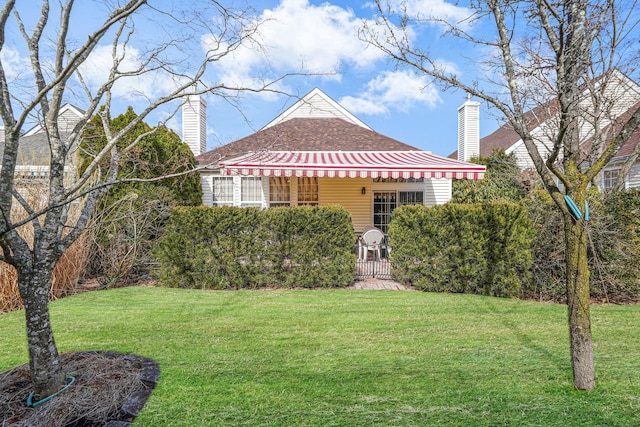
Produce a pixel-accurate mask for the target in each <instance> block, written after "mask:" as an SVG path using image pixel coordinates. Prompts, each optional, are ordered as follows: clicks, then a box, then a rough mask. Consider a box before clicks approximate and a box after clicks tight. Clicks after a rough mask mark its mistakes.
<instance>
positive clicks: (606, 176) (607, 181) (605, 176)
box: [602, 167, 626, 193]
mask: <svg viewBox="0 0 640 427" xmlns="http://www.w3.org/2000/svg"><path fill="white" fill-rule="evenodd" d="M621 170H622V168H619V167H616V168H607V169H604V170H603V171H602V191H603V192H605V193H606V192H609V191H611V189H612V188H613V184H615V182H616V180H617V179H618V177H619V176H620V172H621ZM614 172H615V174H614ZM612 175H614V176H612ZM625 187H626V182H625Z"/></svg>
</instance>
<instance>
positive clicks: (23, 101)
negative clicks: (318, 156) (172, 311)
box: [0, 0, 284, 400]
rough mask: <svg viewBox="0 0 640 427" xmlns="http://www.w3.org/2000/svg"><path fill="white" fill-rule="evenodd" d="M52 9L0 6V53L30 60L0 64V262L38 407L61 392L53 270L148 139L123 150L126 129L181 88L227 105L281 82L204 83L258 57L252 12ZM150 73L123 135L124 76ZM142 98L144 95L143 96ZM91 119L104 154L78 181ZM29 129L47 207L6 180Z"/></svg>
mask: <svg viewBox="0 0 640 427" xmlns="http://www.w3.org/2000/svg"><path fill="white" fill-rule="evenodd" d="M54 3H55V6H54V7H51V5H50V4H49V1H47V0H42V2H41V6H40V13H39V14H38V13H36V19H35V20H32V19H31V20H30V19H29V17H28V16H27V14H24V13H23V12H24V11H25V10H28V9H27V8H31V9H33V8H34V4H33V2H18V1H16V0H7V1H5V3H4V6H3V7H2V9H1V10H0V30H1V31H0V52H2V53H3V54H6V53H7V52H8V51H10V50H12V49H13V51H22V52H28V57H29V61H28V65H27V68H28V72H27V71H26V70H22V73H21V74H20V75H15V73H13V74H12V73H10V72H9V69H10V68H11V66H12V64H11V63H10V61H9V60H6V58H7V57H8V56H7V55H3V56H2V57H1V58H2V60H1V62H0V117H1V118H2V122H3V124H4V154H3V157H2V164H1V167H2V169H1V170H0V261H3V262H7V263H9V264H11V265H13V266H14V267H15V269H16V270H17V274H18V281H19V290H20V295H21V298H22V301H23V303H24V307H25V315H26V325H27V340H28V349H29V360H30V369H31V376H32V380H33V382H34V384H35V395H34V397H35V399H36V400H39V399H41V398H44V397H46V396H49V395H51V394H53V393H55V392H57V391H58V390H59V389H60V388H61V387H63V386H64V385H65V384H66V378H65V375H64V373H63V372H62V370H61V366H60V359H59V357H58V351H57V348H56V344H55V342H54V337H53V333H52V329H51V324H50V320H49V313H48V291H49V288H50V282H51V273H52V270H53V268H54V266H55V264H56V262H57V261H58V260H59V259H60V257H61V255H62V253H63V252H64V251H65V249H67V248H68V247H69V246H70V245H71V244H72V243H73V242H74V241H75V240H76V239H77V238H78V237H79V236H80V235H81V233H82V232H83V230H84V229H85V227H86V226H87V223H88V221H89V219H90V217H91V215H92V213H93V212H94V208H95V206H96V202H97V201H98V199H99V198H100V197H101V196H102V195H103V194H104V193H105V191H106V190H107V189H108V187H109V186H110V185H113V184H114V183H116V182H118V170H119V169H118V168H119V161H120V159H122V158H124V157H126V155H127V153H128V152H129V151H131V150H132V149H133V148H134V147H135V145H136V144H137V143H138V142H139V141H140V140H141V139H142V138H143V137H144V136H145V135H140V136H138V137H137V138H136V139H135V141H133V142H131V143H128V144H123V143H122V141H123V140H124V138H125V136H126V135H127V134H128V132H130V130H131V129H132V128H134V127H135V126H136V125H137V124H138V123H139V122H141V121H142V120H144V119H145V118H147V117H148V116H149V115H150V114H151V113H152V112H154V111H155V110H157V109H158V108H159V107H163V106H164V107H167V108H169V107H171V110H172V111H176V110H177V109H178V108H179V106H176V105H175V104H176V103H178V102H176V103H173V104H171V102H172V101H174V100H177V99H179V98H180V97H181V96H183V94H184V93H185V92H186V91H188V92H189V93H205V92H206V93H210V94H213V95H214V96H221V97H225V98H226V99H230V100H231V101H233V100H234V97H237V96H238V95H239V94H240V93H241V92H243V91H253V92H255V91H265V90H271V88H272V87H273V86H272V85H273V84H274V83H275V82H277V81H278V80H279V79H278V78H275V79H271V81H266V80H265V81H262V82H261V83H257V84H255V85H254V86H251V87H249V86H240V85H236V86H229V85H225V84H224V83H210V81H211V80H213V79H208V77H207V73H208V70H209V69H210V68H211V67H212V66H213V64H215V63H216V62H217V61H219V60H221V59H223V58H225V57H226V56H228V55H229V54H231V53H232V52H233V51H234V50H235V49H237V48H238V47H240V46H241V45H243V44H246V43H249V44H250V45H251V46H253V47H254V48H255V49H256V50H258V49H259V48H260V45H259V42H258V41H256V38H255V36H256V35H257V32H258V29H259V25H260V22H258V21H256V20H255V19H254V18H252V16H251V15H250V14H249V13H248V12H249V10H248V9H244V10H233V9H230V8H227V7H225V6H224V5H222V4H221V3H220V2H217V1H210V2H186V3H182V2H168V3H161V4H162V5H164V6H152V5H150V4H147V2H146V1H144V0H130V1H125V2H111V1H104V2H92V3H90V4H89V3H88V2H82V3H81V2H75V3H74V1H73V0H66V1H60V2H54ZM195 3H197V4H195ZM87 7H89V8H90V10H89V11H87V9H86V8H87ZM163 7H164V8H165V9H164V10H163V9H161V8H163ZM80 8H85V9H84V10H78V9H80ZM167 8H170V10H167ZM87 27H89V28H91V30H90V31H89V32H88V33H87V34H78V31H79V28H87ZM205 36H206V43H205V42H204V41H203V40H204V37H205ZM201 46H205V47H204V48H202V47H201ZM105 51H106V52H110V53H109V54H108V55H107V56H108V61H105V60H104V56H102V62H97V61H95V57H96V56H99V55H98V54H99V53H104V52H105ZM132 56H135V61H132V60H131V57H132ZM96 64H98V65H96ZM96 72H101V73H103V75H104V76H105V77H104V78H102V79H101V80H100V81H99V82H98V83H95V79H92V78H91V76H90V74H91V73H93V74H95V73H96ZM147 77H148V78H153V79H154V83H153V86H154V90H159V89H161V88H166V90H165V91H164V92H163V93H162V94H160V95H156V96H153V97H147V99H146V106H145V107H144V109H143V111H142V112H141V113H139V115H138V116H137V118H136V119H135V120H134V121H132V122H131V123H129V124H128V125H127V126H126V127H124V128H123V129H121V130H117V131H116V130H114V129H112V128H111V127H110V121H109V115H110V109H111V106H112V103H113V101H114V98H115V97H116V96H118V95H117V94H118V92H117V90H118V88H119V87H122V86H120V85H122V83H123V82H126V81H127V80H128V79H134V80H135V81H136V82H141V81H143V80H142V79H144V78H147ZM282 77H284V76H280V78H282ZM196 83H197V88H198V89H197V90H195V89H194V87H196V86H194V84H196ZM80 95H82V98H84V103H83V104H84V105H83V107H84V106H87V107H86V111H85V112H84V115H83V116H82V118H81V119H80V121H79V122H78V123H77V124H76V125H75V126H74V127H73V129H71V130H70V133H68V134H65V133H64V131H65V129H61V127H60V123H59V121H58V119H59V113H60V109H61V106H62V105H63V103H64V102H68V100H69V99H80ZM140 95H144V93H143V91H142V90H141V91H140ZM95 114H99V115H100V116H101V117H102V124H103V127H104V130H105V133H106V138H107V143H106V146H105V147H104V148H103V149H102V150H101V151H100V152H99V153H96V154H95V157H94V158H93V161H92V162H90V164H89V165H88V167H87V168H86V169H85V170H84V171H83V172H82V174H81V175H79V176H76V175H73V174H72V176H71V177H70V176H69V170H73V166H74V162H73V158H74V150H76V149H77V147H79V145H80V144H79V143H80V138H81V134H82V131H83V129H84V127H85V125H86V124H87V123H88V121H89V120H90V119H91V117H92V116H94V115H95ZM29 123H39V124H40V126H42V128H43V130H44V132H45V134H46V139H47V142H48V148H49V150H48V152H49V153H50V156H49V159H48V160H49V176H48V182H47V189H46V192H45V193H46V194H44V197H46V203H45V206H44V207H43V208H39V207H34V206H31V205H30V204H29V201H28V200H27V198H26V197H24V196H23V194H22V193H21V191H20V187H19V186H18V185H17V180H16V179H15V178H14V175H15V172H16V166H17V161H18V153H19V149H20V143H21V134H23V133H24V131H25V129H26V126H27V125H28V124H29ZM159 127H160V126H158V127H156V128H154V129H157V128H159ZM72 202H73V205H74V206H79V214H78V215H76V216H71V215H70V206H71V205H72ZM14 204H19V205H21V206H22V208H23V209H24V210H26V212H27V217H26V218H23V219H20V220H12V218H11V215H10V212H11V210H12V206H13V205H14ZM23 227H30V228H31V229H32V230H33V240H32V241H31V240H27V239H26V238H25V237H23V235H24V234H25V233H21V232H20V229H21V228H23Z"/></svg>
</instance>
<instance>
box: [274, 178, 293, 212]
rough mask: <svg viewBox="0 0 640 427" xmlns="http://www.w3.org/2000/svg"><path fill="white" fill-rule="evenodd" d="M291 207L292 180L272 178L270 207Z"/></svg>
mask: <svg viewBox="0 0 640 427" xmlns="http://www.w3.org/2000/svg"><path fill="white" fill-rule="evenodd" d="M290 205H291V178H289V177H288V176H272V177H271V178H269V207H272V208H275V207H279V206H290Z"/></svg>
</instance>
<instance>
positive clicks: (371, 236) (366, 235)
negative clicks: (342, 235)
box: [362, 228, 385, 261]
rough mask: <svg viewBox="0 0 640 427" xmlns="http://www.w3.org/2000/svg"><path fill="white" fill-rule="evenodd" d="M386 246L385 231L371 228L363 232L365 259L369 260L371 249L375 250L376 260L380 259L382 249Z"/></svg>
mask: <svg viewBox="0 0 640 427" xmlns="http://www.w3.org/2000/svg"><path fill="white" fill-rule="evenodd" d="M384 247H385V244H384V233H382V231H380V230H378V229H377V228H370V229H368V230H365V231H364V232H363V233H362V259H364V260H365V261H368V260H369V251H372V252H373V254H374V260H376V259H377V260H380V258H381V253H382V251H381V249H382V248H384ZM375 256H377V258H375Z"/></svg>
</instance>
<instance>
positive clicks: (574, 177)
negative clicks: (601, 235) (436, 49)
mask: <svg viewBox="0 0 640 427" xmlns="http://www.w3.org/2000/svg"><path fill="white" fill-rule="evenodd" d="M398 3H401V4H398ZM636 3H637V2H636V1H635V0H631V1H617V0H595V1H587V0H558V1H555V2H549V1H546V0H524V1H511V0H482V1H472V2H470V4H469V7H468V8H467V9H465V10H466V13H465V14H464V16H462V15H458V17H457V18H455V19H447V18H444V19H443V18H439V17H437V16H432V15H430V12H428V11H425V10H413V9H412V8H414V7H415V5H416V3H415V2H404V1H402V0H400V1H387V0H376V4H377V13H378V19H377V20H376V21H375V23H374V24H367V25H365V26H364V27H363V29H362V32H361V37H362V38H363V39H364V40H366V41H368V42H369V43H371V44H372V45H374V46H376V47H377V48H379V49H382V50H383V51H384V52H386V54H387V55H389V56H390V57H391V58H393V60H395V61H396V62H397V63H398V64H399V65H400V66H409V67H412V68H414V69H416V70H418V71H419V72H422V73H424V74H426V75H428V76H431V77H432V78H433V79H434V82H435V83H439V84H442V85H443V87H444V88H445V89H446V88H457V89H462V90H464V91H466V92H467V93H469V94H471V95H473V96H475V97H477V98H480V99H482V100H484V101H485V102H486V103H487V104H488V105H489V106H490V107H493V108H495V109H497V110H498V111H499V112H500V114H501V115H502V116H503V117H504V118H505V119H506V121H507V122H508V124H509V125H510V126H511V127H512V128H513V130H514V131H515V132H517V134H518V135H519V137H520V138H521V140H522V142H523V144H524V146H525V147H526V151H527V152H528V154H529V156H530V159H531V163H532V165H533V166H534V167H535V169H536V171H537V172H538V174H539V176H540V178H541V180H542V183H543V185H544V187H545V188H546V190H547V191H548V192H549V194H550V195H551V197H552V198H553V200H554V201H555V204H556V205H557V207H558V209H560V210H561V211H562V215H563V220H564V231H565V240H564V244H565V247H566V250H565V254H566V260H565V268H566V289H567V302H568V318H569V332H570V333H569V335H570V344H571V361H572V367H573V382H574V385H575V387H576V388H578V389H582V390H590V389H592V388H593V387H594V386H595V369H594V362H593V350H592V335H591V318H590V308H589V304H590V298H589V297H590V296H589V268H588V264H587V231H586V230H585V226H584V221H583V219H584V218H580V219H576V217H574V216H573V215H572V213H571V211H570V209H569V208H568V206H567V203H566V201H565V198H564V196H565V195H568V196H570V197H571V199H572V200H573V201H574V202H575V204H576V205H577V206H578V207H580V209H581V211H584V206H585V200H586V191H587V187H588V186H589V185H590V183H591V182H592V181H593V180H594V179H595V178H596V177H597V176H598V174H599V173H600V172H601V170H602V169H603V167H604V166H605V165H607V163H609V161H610V160H611V159H612V157H613V156H615V154H616V152H617V151H618V150H619V148H620V147H622V145H623V144H624V143H625V142H626V141H627V140H628V139H629V137H630V136H631V134H632V133H633V132H634V131H636V129H637V128H638V125H639V123H640V104H638V101H639V100H640V96H639V94H638V93H635V92H633V91H631V90H629V89H630V88H629V87H628V86H627V85H625V83H624V82H625V78H626V76H625V74H626V75H629V76H633V73H634V72H636V68H635V66H636V65H637V62H638V59H639V57H640V54H639V51H638V34H640V31H638V21H639V15H638V11H637V4H636ZM450 6H451V7H453V6H452V5H450ZM425 25H434V26H436V27H437V28H438V30H439V31H440V32H441V34H440V35H441V39H439V40H437V43H439V44H440V43H444V44H447V43H451V42H456V43H458V44H456V51H458V52H460V55H461V56H460V61H459V64H457V65H456V66H452V64H451V63H448V64H447V63H445V62H443V61H439V60H438V59H439V58H438V57H436V56H435V55H433V54H431V53H430V47H429V46H426V45H424V44H420V43H416V40H417V38H416V35H417V34H419V32H420V30H421V29H422V30H424V28H425ZM432 28H433V27H432ZM465 52H468V54H467V57H464V56H463V55H465ZM469 55H478V56H476V57H469ZM478 58H480V59H478ZM463 67H464V70H462V71H463V72H460V71H457V69H460V68H463ZM636 77H637V76H636ZM543 123H545V125H543V126H540V127H538V125H541V124H543ZM534 130H535V131H534Z"/></svg>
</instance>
